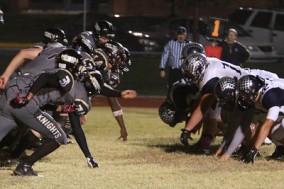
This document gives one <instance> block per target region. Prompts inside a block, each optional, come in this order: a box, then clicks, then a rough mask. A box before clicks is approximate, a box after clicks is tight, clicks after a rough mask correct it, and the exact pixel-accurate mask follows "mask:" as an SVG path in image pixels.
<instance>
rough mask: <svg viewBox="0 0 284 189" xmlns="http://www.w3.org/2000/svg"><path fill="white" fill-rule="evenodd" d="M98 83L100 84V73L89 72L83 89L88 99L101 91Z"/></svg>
mask: <svg viewBox="0 0 284 189" xmlns="http://www.w3.org/2000/svg"><path fill="white" fill-rule="evenodd" d="M100 83H102V75H101V73H100V72H99V71H91V72H89V74H88V76H87V77H86V80H85V82H84V87H85V89H86V91H87V94H88V96H89V97H92V96H94V95H97V94H99V93H100V90H101V85H100Z"/></svg>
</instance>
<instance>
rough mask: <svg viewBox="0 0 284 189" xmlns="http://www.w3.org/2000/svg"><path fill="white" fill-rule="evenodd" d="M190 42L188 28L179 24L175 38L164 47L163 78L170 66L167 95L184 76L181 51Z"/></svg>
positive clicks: (161, 66) (161, 72)
mask: <svg viewBox="0 0 284 189" xmlns="http://www.w3.org/2000/svg"><path fill="white" fill-rule="evenodd" d="M188 43H189V41H188V40H187V31H186V28H185V27H183V26H179V27H178V28H177V30H176V32H175V38H174V39H172V40H170V41H169V42H168V43H167V44H166V45H165V47H164V52H163V53H162V58H161V64H160V76H161V78H164V77H165V76H166V71H165V70H166V67H167V66H169V76H168V93H167V97H169V93H170V91H171V88H172V85H173V83H175V82H176V81H178V80H180V79H181V78H182V71H181V64H182V62H183V59H181V53H182V49H183V47H184V46H185V45H186V44H188Z"/></svg>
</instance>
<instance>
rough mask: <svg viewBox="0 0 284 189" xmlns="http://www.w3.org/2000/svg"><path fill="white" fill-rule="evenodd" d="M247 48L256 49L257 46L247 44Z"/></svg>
mask: <svg viewBox="0 0 284 189" xmlns="http://www.w3.org/2000/svg"><path fill="white" fill-rule="evenodd" d="M247 49H248V50H249V51H258V49H257V46H253V45H247Z"/></svg>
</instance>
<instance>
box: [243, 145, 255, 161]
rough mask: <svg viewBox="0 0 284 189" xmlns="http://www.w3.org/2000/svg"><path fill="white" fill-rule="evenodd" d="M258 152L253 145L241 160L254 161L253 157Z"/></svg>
mask: <svg viewBox="0 0 284 189" xmlns="http://www.w3.org/2000/svg"><path fill="white" fill-rule="evenodd" d="M257 154H258V149H256V148H255V147H253V148H252V149H250V151H249V152H248V153H247V155H246V156H245V157H244V159H243V162H244V163H250V162H251V163H254V160H255V157H256V155H257Z"/></svg>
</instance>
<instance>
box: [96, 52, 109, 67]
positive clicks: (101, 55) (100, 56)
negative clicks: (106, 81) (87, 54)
mask: <svg viewBox="0 0 284 189" xmlns="http://www.w3.org/2000/svg"><path fill="white" fill-rule="evenodd" d="M93 60H94V64H95V68H96V70H99V71H100V72H104V71H107V70H108V68H109V67H108V62H109V57H108V55H107V54H106V53H105V51H103V50H102V49H95V50H94V54H93Z"/></svg>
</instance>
